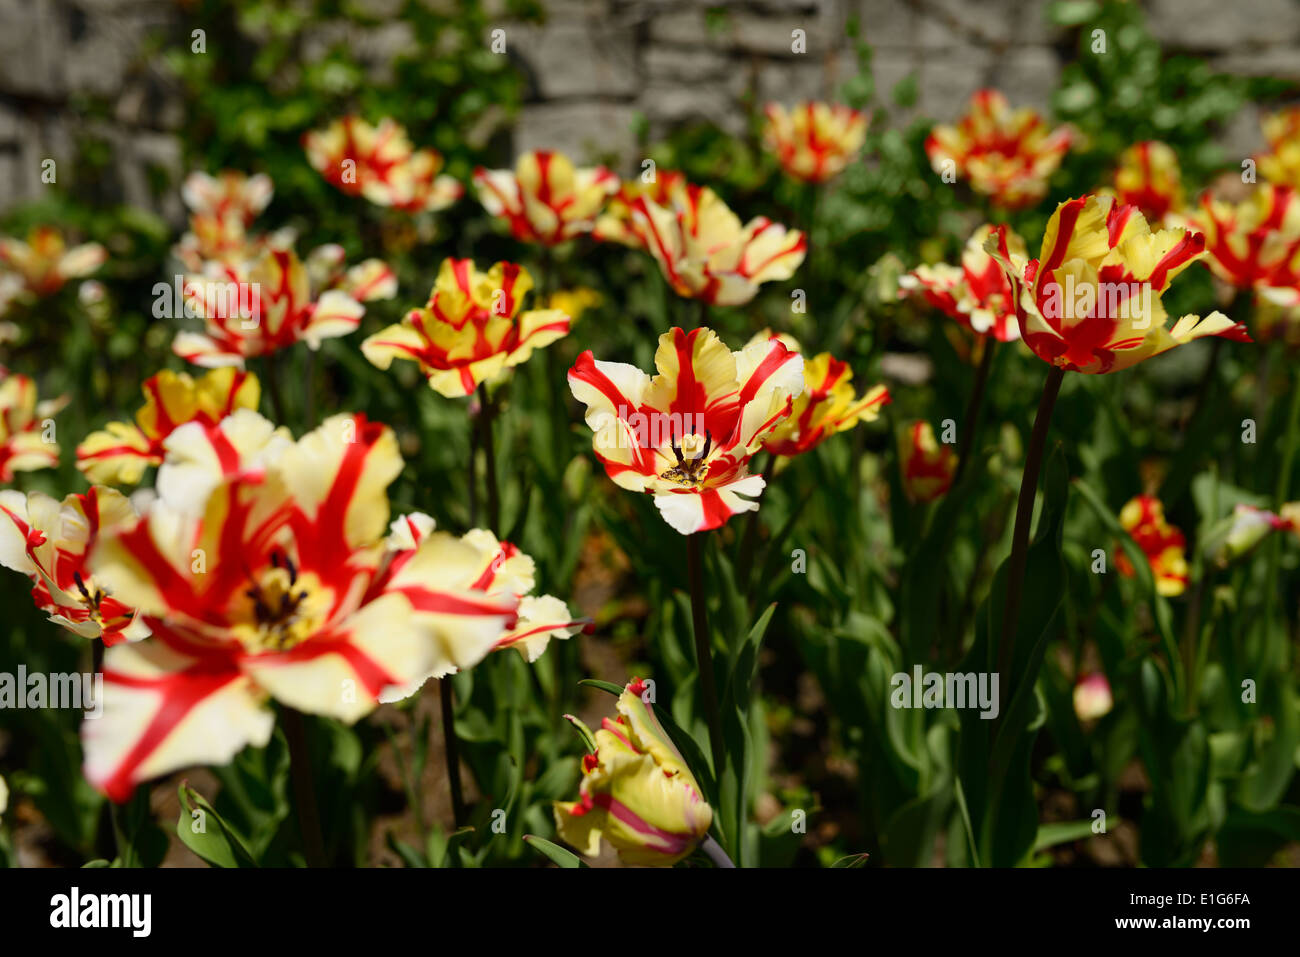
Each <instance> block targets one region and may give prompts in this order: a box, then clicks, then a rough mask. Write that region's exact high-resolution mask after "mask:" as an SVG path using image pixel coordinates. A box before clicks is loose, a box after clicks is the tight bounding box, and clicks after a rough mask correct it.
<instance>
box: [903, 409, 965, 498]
mask: <svg viewBox="0 0 1300 957" xmlns="http://www.w3.org/2000/svg"><path fill="white" fill-rule="evenodd" d="M898 462H899V467H900V469H901V471H902V478H903V492H904V494H906V495H907V499H908V501H910V502H914V503H918V504H924V503H926V502H933V501H934V500H935V499H937V498H940V497H942V496H943V495H944V494H946V493H947V491H948V489H949V488H951V487H952V480H953V478H954V477H955V476H956V474H957V453H956V452H954V451H953V450H952V447H951V446H949V445H947V444H945V443H941V442H939V441H938V440H936V439H935V437H934V429H932V428H931V427H930V423H929V422H913V423H912V424H911V425H910V426H908V427H907V428H906V429H905V430H904V431H903V432H902V433H901V434H900V435H899V441H898Z"/></svg>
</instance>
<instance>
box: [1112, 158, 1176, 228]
mask: <svg viewBox="0 0 1300 957" xmlns="http://www.w3.org/2000/svg"><path fill="white" fill-rule="evenodd" d="M1115 195H1116V196H1117V198H1118V201H1119V203H1120V204H1121V205H1126V206H1136V207H1137V208H1138V209H1140V210H1141V211H1142V215H1143V216H1145V217H1146V218H1147V220H1148V221H1150V222H1156V223H1159V222H1162V221H1163V220H1164V218H1165V217H1166V216H1167V215H1168V214H1169V213H1174V212H1178V211H1180V210H1182V208H1183V206H1184V204H1185V203H1186V197H1185V195H1184V194H1183V183H1182V174H1181V172H1180V170H1179V168H1178V154H1177V153H1175V152H1174V151H1173V148H1172V147H1170V146H1169V145H1168V144H1166V143H1161V142H1160V141H1158V140H1143V141H1142V142H1141V143H1135V144H1133V145H1132V146H1130V147H1129V148H1128V149H1126V150H1125V151H1124V152H1123V153H1121V154H1120V157H1119V168H1118V169H1117V170H1116V171H1115Z"/></svg>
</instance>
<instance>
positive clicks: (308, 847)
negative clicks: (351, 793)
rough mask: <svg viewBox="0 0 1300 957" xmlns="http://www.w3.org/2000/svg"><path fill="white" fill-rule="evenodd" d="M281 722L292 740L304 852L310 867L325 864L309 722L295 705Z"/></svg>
mask: <svg viewBox="0 0 1300 957" xmlns="http://www.w3.org/2000/svg"><path fill="white" fill-rule="evenodd" d="M280 722H281V726H282V727H283V728H284V736H285V739H286V740H287V741H288V742H289V775H290V778H291V779H292V781H293V797H294V803H295V804H296V805H297V807H298V827H299V828H300V829H301V830H302V850H303V856H304V857H306V859H307V866H308V867H325V866H326V859H325V842H324V841H323V840H322V839H321V828H320V811H319V810H318V809H317V807H316V788H315V785H314V783H313V781H312V773H311V756H310V754H309V753H308V750H307V725H306V722H305V721H304V720H303V716H302V713H301V712H300V711H297V710H295V709H293V708H285V709H284V710H283V712H282V714H281V716H280Z"/></svg>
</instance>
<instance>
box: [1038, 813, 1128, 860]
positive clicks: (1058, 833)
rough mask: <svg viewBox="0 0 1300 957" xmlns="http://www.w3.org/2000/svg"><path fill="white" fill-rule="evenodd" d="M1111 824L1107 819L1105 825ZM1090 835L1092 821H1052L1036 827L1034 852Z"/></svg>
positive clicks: (1110, 825)
mask: <svg viewBox="0 0 1300 957" xmlns="http://www.w3.org/2000/svg"><path fill="white" fill-rule="evenodd" d="M1113 826H1114V822H1113V821H1107V827H1113ZM1091 836H1092V821H1052V822H1051V823H1050V824H1043V825H1041V826H1040V827H1039V828H1038V836H1037V837H1036V838H1034V853H1038V852H1039V851H1044V850H1046V849H1047V848H1049V847H1055V846H1056V845H1057V844H1069V843H1072V842H1074V841H1081V840H1083V839H1084V838H1087V837H1091Z"/></svg>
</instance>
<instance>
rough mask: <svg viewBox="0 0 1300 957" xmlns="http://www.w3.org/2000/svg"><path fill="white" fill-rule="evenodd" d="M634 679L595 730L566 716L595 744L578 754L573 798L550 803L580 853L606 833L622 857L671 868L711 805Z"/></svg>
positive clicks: (695, 837)
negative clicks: (612, 713)
mask: <svg viewBox="0 0 1300 957" xmlns="http://www.w3.org/2000/svg"><path fill="white" fill-rule="evenodd" d="M647 687H648V686H647V685H646V683H645V682H643V681H641V680H640V679H639V678H633V679H632V681H631V682H630V683H629V684H628V685H627V687H626V688H625V689H624V690H623V693H622V694H621V695H619V699H618V705H617V708H618V717H617V718H615V719H613V720H611V719H609V718H606V719H605V720H604V721H602V722H601V726H600V729H599V730H597V731H596V732H595V734H594V735H593V734H592V733H591V732H590V731H588V730H587V729H586V727H585V726H583V725H582V723H581V722H579V721H578V720H577V719H574V718H571V719H570V720H572V721H573V722H574V724H575V725H577V726H578V727H579V731H580V733H582V734H583V737H584V739H585V740H587V742H588V747H591V744H592V743H593V742H594V745H595V750H594V751H593V752H592V753H591V754H588V755H587V756H586V757H584V758H583V759H582V784H581V786H580V788H579V798H578V800H577V801H569V802H563V801H557V802H556V803H555V827H556V830H557V831H558V832H559V835H560V837H561V838H562V839H563V840H565V841H566V842H568V843H569V844H571V845H573V846H574V847H576V848H578V849H579V850H580V851H582V852H583V853H584V854H588V855H594V854H597V853H599V851H600V842H601V838H602V837H603V838H604V839H605V840H607V841H609V843H610V844H611V845H613V847H614V849H615V850H616V851H618V856H619V858H620V859H621V860H622V861H623V863H625V864H631V865H643V866H652V867H670V866H671V865H673V864H676V863H677V862H678V861H680V860H682V859H683V858H685V857H687V856H688V855H689V854H690V853H691V852H692V851H693V850H695V848H696V846H697V845H698V844H699V843H700V842H701V841H702V840H704V838H705V837H706V836H707V835H708V832H709V826H710V824H712V822H713V810H712V808H710V807H709V805H708V804H707V803H706V802H705V800H704V798H703V797H702V796H701V794H700V788H699V785H698V784H696V782H695V778H694V777H692V776H691V772H690V769H688V768H687V766H686V762H685V761H683V760H682V756H681V754H680V753H678V751H677V749H676V748H675V747H673V744H672V741H671V740H669V738H668V735H667V734H665V733H664V729H663V727H662V726H661V725H660V724H659V721H658V719H657V718H656V717H655V714H654V708H653V706H652V705H651V704H649V703H648V702H647V701H646V700H645V691H646V689H647Z"/></svg>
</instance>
